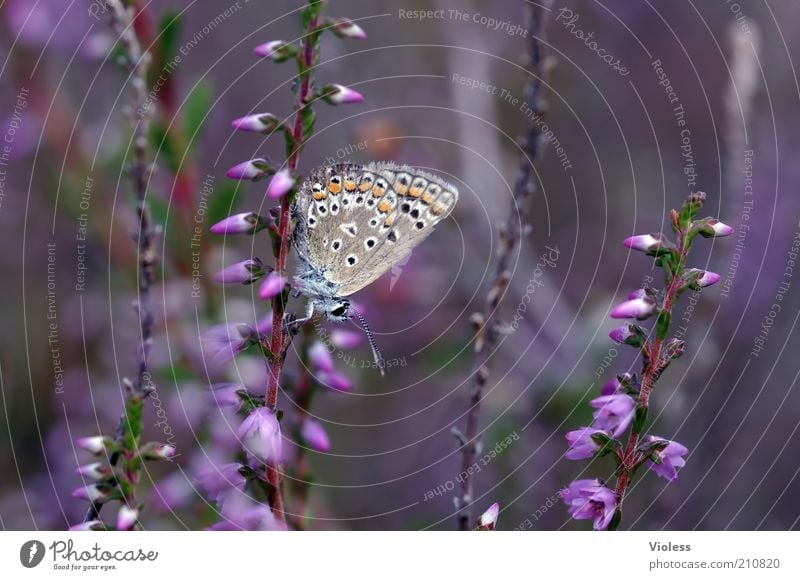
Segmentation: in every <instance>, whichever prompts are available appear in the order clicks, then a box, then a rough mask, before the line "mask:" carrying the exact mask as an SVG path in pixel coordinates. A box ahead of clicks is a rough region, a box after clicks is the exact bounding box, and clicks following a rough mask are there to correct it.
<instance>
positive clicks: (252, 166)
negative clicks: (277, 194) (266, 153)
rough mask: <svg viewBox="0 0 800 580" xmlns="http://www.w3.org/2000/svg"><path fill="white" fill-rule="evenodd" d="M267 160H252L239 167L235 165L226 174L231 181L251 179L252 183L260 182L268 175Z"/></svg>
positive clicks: (240, 164)
mask: <svg viewBox="0 0 800 580" xmlns="http://www.w3.org/2000/svg"><path fill="white" fill-rule="evenodd" d="M266 167H267V160H266V159H251V160H250V161H244V162H242V163H239V164H238V165H234V166H233V167H231V168H230V169H228V172H227V173H226V174H225V175H227V176H228V177H230V178H231V179H250V180H251V181H258V180H259V179H261V178H262V177H264V174H265V173H266Z"/></svg>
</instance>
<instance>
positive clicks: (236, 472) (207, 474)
mask: <svg viewBox="0 0 800 580" xmlns="http://www.w3.org/2000/svg"><path fill="white" fill-rule="evenodd" d="M241 468H242V464H241V463H225V464H224V465H219V466H217V465H213V464H212V465H210V466H208V467H205V468H203V469H201V470H200V471H199V472H198V473H197V476H196V477H195V479H194V482H195V484H197V486H198V487H200V489H202V490H203V491H205V492H206V495H208V499H210V500H211V501H214V502H217V503H219V504H222V503H224V502H225V500H226V499H227V498H228V497H229V496H230V494H231V492H233V493H236V492H237V490H238V491H239V492H242V491H244V487H245V484H246V483H247V479H245V477H244V476H243V475H242V474H241V472H240V470H241Z"/></svg>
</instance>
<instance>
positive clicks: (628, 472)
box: [614, 231, 689, 511]
mask: <svg viewBox="0 0 800 580" xmlns="http://www.w3.org/2000/svg"><path fill="white" fill-rule="evenodd" d="M688 250H689V248H688V245H687V244H686V236H685V232H683V231H679V232H678V264H677V266H676V268H675V272H674V273H673V275H672V277H671V278H670V280H669V284H668V285H667V288H666V289H665V290H664V297H663V299H662V301H661V306H660V308H659V310H660V311H661V312H665V313H667V314H668V315H670V316H671V315H672V307H673V305H674V303H675V299H676V297H677V296H678V292H679V291H680V288H681V283H682V279H681V273H682V272H683V268H684V265H685V262H686V255H687V254H688ZM663 344H664V339H663V338H661V337H659V336H658V335H656V336H655V337H654V338H653V339H652V340H650V339H648V341H647V343H646V344H645V346H644V349H643V351H644V353H645V358H644V363H643V367H642V386H641V388H640V390H639V405H640V406H642V407H644V408H645V409H648V407H649V403H650V393H651V391H652V389H653V386H654V385H655V384H656V382H657V381H658V379H659V378H660V377H661V372H662V371H663V370H664V366H665V363H664V361H663V360H662V356H661V355H662V353H661V347H662V346H663ZM641 429H642V430H643V429H644V425H642V426H641ZM640 437H641V431H640V430H639V429H636V428H633V429H631V434H630V436H629V437H628V443H627V445H626V446H625V451H624V453H623V454H622V456H621V457H620V466H619V475H618V477H617V484H616V488H615V490H614V492H615V494H616V496H617V509H619V510H620V511H621V510H622V503H623V501H624V499H625V492H626V491H627V489H628V487H629V486H630V484H631V482H632V479H633V471H634V469H635V466H636V465H637V464H638V463H639V461H640V460H641V459H642V458H641V457H639V454H638V453H637V451H636V446H637V445H638V444H639V439H640Z"/></svg>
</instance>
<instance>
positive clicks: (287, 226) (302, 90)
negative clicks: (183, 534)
mask: <svg viewBox="0 0 800 580" xmlns="http://www.w3.org/2000/svg"><path fill="white" fill-rule="evenodd" d="M317 24H318V17H317V16H314V17H312V18H311V19H309V22H308V25H307V28H306V31H305V36H304V37H303V42H302V46H301V50H300V54H299V55H298V64H299V67H300V73H299V77H300V87H299V89H298V91H297V99H296V101H295V110H294V127H293V129H292V137H293V145H294V146H293V149H292V151H291V153H290V155H289V158H288V159H287V161H286V164H287V166H288V169H289V171H290V172H292V173H294V172H295V171H296V170H297V166H298V163H299V162H300V150H301V149H302V147H303V141H304V137H305V136H304V123H303V119H304V113H307V111H305V109H306V107H308V106H309V102H310V101H311V89H312V79H311V76H312V73H311V69H312V67H313V66H314V64H315V62H316V60H317V47H318V39H319V33H318V32H315V31H314V29H315V28H316V27H317ZM308 113H310V112H308ZM291 222H292V216H291V200H290V196H288V195H287V196H284V198H283V199H282V200H281V209H280V217H279V219H278V242H277V251H278V255H277V256H276V261H275V270H276V271H277V272H278V273H279V274H281V275H283V273H284V271H285V270H286V258H287V255H288V253H289V248H290V246H291V243H292V223H291ZM285 307H286V302H285V294H284V293H280V294H278V295H277V296H275V297H274V298H273V299H272V336H271V340H270V350H271V351H272V354H273V358H272V360H271V361H270V364H269V384H268V386H267V401H266V403H267V407H269V408H271V409H275V408H276V407H277V404H278V388H279V387H280V377H281V370H282V369H283V362H284V359H285V355H286V346H287V345H288V341H289V340H290V338H291V335H290V334H289V333H288V332H286V330H285V329H284V327H283V317H284V313H285ZM267 475H268V477H269V483H270V485H272V486H273V487H274V488H275V490H276V493H275V503H273V505H272V511H273V512H274V513H275V515H276V516H277V517H278V519H279V520H280V521H281V522H283V523H285V522H286V516H285V514H284V512H283V500H282V497H281V475H280V473H279V472H278V470H277V469H270V470H268V473H267Z"/></svg>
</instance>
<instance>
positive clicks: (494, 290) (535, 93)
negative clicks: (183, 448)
mask: <svg viewBox="0 0 800 580" xmlns="http://www.w3.org/2000/svg"><path fill="white" fill-rule="evenodd" d="M551 4H552V2H551V0H544V1H543V2H541V3H539V4H534V3H529V4H528V5H527V12H526V24H527V30H528V45H527V53H526V60H527V62H526V63H525V65H526V68H527V70H528V74H529V75H530V77H529V80H528V83H527V84H526V86H525V93H524V100H525V103H526V104H527V106H528V107H529V109H530V110H531V111H533V113H532V114H531V116H530V119H529V121H528V126H527V131H526V133H525V135H524V138H523V143H522V159H521V161H520V166H519V173H518V175H517V179H516V182H515V184H514V193H513V201H512V203H511V207H510V209H509V214H508V219H507V220H506V222H505V224H503V225H502V226H501V229H500V249H499V252H498V256H497V265H496V268H495V274H494V277H493V281H492V285H491V287H490V289H489V292H488V293H487V295H486V300H485V302H484V307H483V313H482V314H477V313H476V314H475V315H473V317H472V321H473V323H474V325H475V360H474V363H473V371H472V376H473V381H472V383H471V385H470V391H469V395H470V407H469V410H468V412H467V424H466V431H465V432H464V434H463V436H461V437H460V443H461V459H462V461H461V467H462V472H461V477H462V481H461V489H460V496H459V498H458V500H457V506H458V514H457V518H458V527H459V529H460V530H470V529H472V524H473V522H472V514H471V509H470V507H471V504H472V497H473V484H472V478H471V477H470V471H471V469H472V466H473V465H474V463H475V458H476V456H477V453H478V446H479V432H478V430H479V424H480V406H481V400H482V398H483V389H484V387H485V386H486V382H487V380H488V378H489V369H488V362H489V358H490V357H491V356H492V354H493V353H494V350H495V349H494V347H495V345H496V344H497V339H498V336H499V328H500V324H499V322H498V321H496V320H495V319H494V315H495V314H496V312H497V309H498V307H499V305H500V301H501V300H502V299H503V296H504V295H505V291H506V288H507V286H508V282H509V280H510V279H511V272H510V271H509V270H508V268H509V263H510V261H511V255H512V252H513V250H514V248H515V247H516V246H517V244H518V243H519V241H520V238H521V237H522V234H523V228H524V227H525V225H526V224H525V219H524V218H525V215H526V213H527V212H526V210H527V205H528V201H529V199H530V198H531V197H532V195H533V193H534V192H535V190H536V184H535V182H534V171H533V163H534V161H535V160H536V158H537V156H538V154H539V151H540V148H541V129H540V125H541V122H540V121H541V116H542V115H543V114H544V110H545V103H544V101H543V99H542V96H541V92H542V85H543V78H544V75H545V74H546V73H547V72H548V70H547V69H548V68H549V67H548V63H547V62H546V60H545V54H544V46H543V39H544V24H545V20H546V16H547V13H548V12H549V8H550V5H551Z"/></svg>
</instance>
